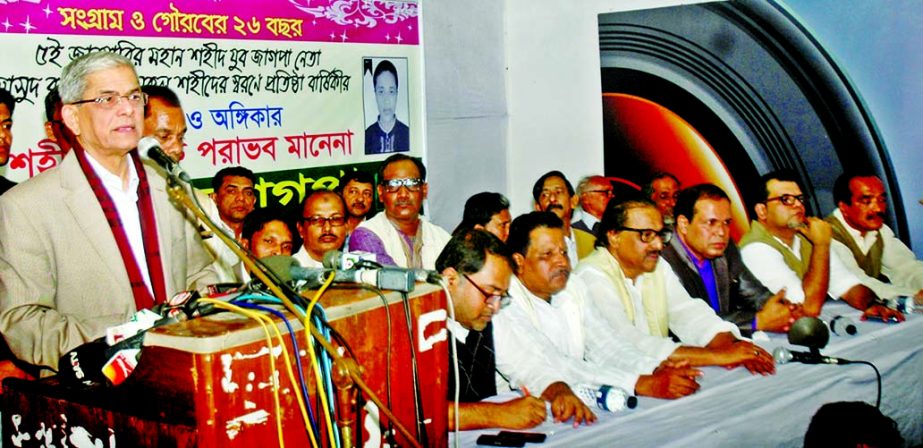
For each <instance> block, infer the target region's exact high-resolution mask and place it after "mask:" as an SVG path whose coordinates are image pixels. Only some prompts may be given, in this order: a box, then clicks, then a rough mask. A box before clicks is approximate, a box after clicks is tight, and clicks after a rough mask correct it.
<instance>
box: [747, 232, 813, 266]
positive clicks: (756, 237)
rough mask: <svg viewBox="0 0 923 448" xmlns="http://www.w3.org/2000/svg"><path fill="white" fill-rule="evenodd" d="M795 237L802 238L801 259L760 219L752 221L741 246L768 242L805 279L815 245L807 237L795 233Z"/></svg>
mask: <svg viewBox="0 0 923 448" xmlns="http://www.w3.org/2000/svg"><path fill="white" fill-rule="evenodd" d="M795 238H798V239H799V240H801V247H800V248H801V250H800V253H801V259H800V260H799V259H798V258H797V257H795V254H793V253H792V251H791V249H789V248H788V247H786V246H785V244H783V243H782V242H780V241H779V240H777V239H775V237H773V236H772V234H771V233H769V231H768V230H766V227H765V226H763V225H762V224H760V223H759V222H758V221H752V222H750V231H749V232H747V234H746V235H744V236H743V238H741V239H740V247H741V249H743V248H744V247H746V246H747V245H748V244H751V243H764V244H768V245H769V246H770V247H772V248H773V249H775V250H777V251H779V253H780V254H782V259H783V260H785V264H786V265H787V266H788V267H789V268H791V270H793V271H795V274H797V275H798V278H800V279H804V274H805V273H807V272H808V263H809V262H810V261H811V250H812V249H813V247H814V246H812V245H811V242H810V241H808V239H807V238H805V237H804V236H802V235H800V234H798V235H795Z"/></svg>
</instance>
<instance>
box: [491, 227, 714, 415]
mask: <svg viewBox="0 0 923 448" xmlns="http://www.w3.org/2000/svg"><path fill="white" fill-rule="evenodd" d="M507 242H508V245H509V247H510V251H511V252H512V253H513V261H514V264H515V266H514V273H515V277H514V278H513V279H512V281H511V284H510V289H509V294H510V296H511V297H512V299H511V301H510V304H509V306H507V307H506V308H505V309H504V310H503V312H501V313H500V314H497V316H496V318H495V319H494V345H495V349H496V354H497V369H498V371H499V372H500V373H501V374H502V379H504V380H505V381H507V382H509V383H510V384H511V385H513V386H516V387H520V388H523V387H525V388H528V389H529V390H532V391H536V392H538V391H541V392H540V393H541V396H542V398H544V399H545V400H546V401H548V402H550V403H551V413H552V414H553V415H554V418H555V420H556V421H566V420H568V419H570V418H571V417H573V419H574V424H575V425H577V424H579V423H581V422H586V423H590V422H592V421H594V420H595V419H596V416H595V415H594V414H593V412H592V411H590V409H589V408H588V407H586V405H584V403H583V402H582V401H580V400H579V399H578V398H576V396H575V395H574V390H577V389H578V388H584V387H587V386H589V387H590V388H593V389H596V388H599V387H600V386H612V387H616V388H619V389H622V390H623V391H624V392H625V393H627V394H638V395H645V396H652V397H661V398H677V397H681V396H684V395H688V394H691V393H692V392H694V391H695V390H697V389H698V383H697V382H696V381H695V377H696V376H698V375H700V373H701V372H699V371H698V370H696V369H693V368H690V367H688V366H683V365H672V364H671V365H661V361H662V360H659V359H655V358H653V357H650V356H647V355H645V354H644V353H642V352H641V351H640V350H638V348H637V347H635V346H633V345H632V344H630V343H629V342H627V341H624V340H622V339H619V338H617V337H616V336H615V335H614V332H613V331H612V328H611V327H609V326H608V325H607V324H606V323H605V322H604V321H603V320H602V319H601V318H600V317H599V311H598V310H597V309H596V307H595V306H593V305H592V303H591V302H590V297H589V294H590V291H589V289H588V288H587V285H586V284H585V283H584V282H583V280H581V279H580V278H578V277H575V276H572V275H571V268H570V260H569V259H568V257H567V249H566V248H567V246H566V245H565V243H564V222H562V221H561V219H560V218H558V216H557V215H555V214H553V213H550V212H532V213H529V214H525V215H521V216H519V217H517V218H516V219H514V220H513V223H512V225H511V226H510V237H509V240H507Z"/></svg>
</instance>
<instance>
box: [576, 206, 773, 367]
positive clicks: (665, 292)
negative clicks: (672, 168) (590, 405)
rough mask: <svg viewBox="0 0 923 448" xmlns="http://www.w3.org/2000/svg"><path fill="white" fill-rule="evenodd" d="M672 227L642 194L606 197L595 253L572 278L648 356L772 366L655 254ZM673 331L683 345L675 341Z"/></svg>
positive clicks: (615, 328) (699, 363)
mask: <svg viewBox="0 0 923 448" xmlns="http://www.w3.org/2000/svg"><path fill="white" fill-rule="evenodd" d="M671 237H672V232H671V231H670V230H669V229H667V228H665V227H664V225H663V218H662V217H661V216H660V211H659V210H658V209H657V206H656V205H654V203H653V202H651V201H649V200H647V199H643V198H637V199H630V198H628V199H621V200H616V201H612V202H610V203H609V205H608V206H607V207H606V211H605V212H604V213H603V219H602V221H601V222H600V224H599V238H598V239H597V245H598V247H597V248H596V251H594V252H593V253H592V254H590V255H589V256H587V257H586V258H584V259H583V260H581V262H580V265H579V266H578V267H577V276H578V277H580V278H581V279H583V280H584V281H585V282H586V285H587V287H588V289H589V290H590V291H591V293H590V297H591V300H592V301H593V303H594V304H595V306H596V308H597V309H598V310H599V311H600V312H601V313H602V315H603V317H604V318H605V320H606V322H607V323H608V324H609V327H610V328H612V329H613V331H614V332H615V334H616V337H618V338H619V339H621V340H624V341H628V342H630V343H632V344H634V345H635V346H636V347H638V348H640V349H641V351H642V352H644V353H645V354H647V355H648V356H651V357H655V358H657V359H664V358H666V359H668V360H670V361H673V362H682V361H685V362H688V363H689V364H690V365H692V366H708V365H716V366H725V367H729V368H730V367H737V366H744V367H746V368H747V369H748V370H750V372H752V373H759V374H763V375H768V374H771V373H773V372H774V371H775V364H774V362H773V359H772V355H770V354H769V353H767V352H766V351H765V350H763V349H762V348H760V347H758V346H756V345H753V344H752V343H750V342H747V341H744V340H742V339H739V336H740V332H739V331H738V329H737V326H736V325H734V324H732V323H730V322H726V321H724V320H722V319H721V318H719V317H718V316H717V315H716V314H715V311H714V310H712V309H711V308H710V307H709V306H708V305H707V304H706V303H705V302H703V301H702V300H696V299H694V298H692V297H690V296H689V293H687V292H686V289H685V288H683V285H682V284H681V283H680V281H679V279H678V278H677V277H676V274H675V273H674V272H673V270H672V269H671V268H670V265H669V264H668V263H667V262H666V261H664V260H661V258H660V252H661V251H662V250H663V247H664V244H667V243H669V242H670V240H671V239H672V238H671ZM670 333H673V334H675V335H676V336H677V337H678V338H679V340H680V341H681V342H682V345H680V344H678V343H676V342H673V340H672V338H671V337H670Z"/></svg>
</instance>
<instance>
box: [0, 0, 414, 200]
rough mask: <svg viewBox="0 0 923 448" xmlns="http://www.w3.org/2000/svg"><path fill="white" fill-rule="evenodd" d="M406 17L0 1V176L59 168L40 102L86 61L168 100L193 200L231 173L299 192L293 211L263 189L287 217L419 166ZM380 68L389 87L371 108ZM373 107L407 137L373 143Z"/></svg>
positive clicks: (157, 3)
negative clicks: (110, 65)
mask: <svg viewBox="0 0 923 448" xmlns="http://www.w3.org/2000/svg"><path fill="white" fill-rule="evenodd" d="M418 13H419V8H418V5H417V3H416V2H415V1H379V0H267V1H261V2H258V3H254V2H244V1H241V0H216V1H207V2H206V1H201V0H198V1H195V0H173V1H165V0H164V1H161V0H150V1H146V2H123V1H113V0H109V1H79V0H55V1H50V0H48V1H46V0H28V1H14V0H6V1H4V0H0V45H2V48H3V49H4V50H3V55H2V56H0V59H2V60H3V64H0V87H2V88H4V89H7V90H9V91H10V92H11V93H12V94H13V96H14V97H15V98H16V99H17V106H16V110H15V113H14V114H13V121H14V125H13V136H14V138H13V146H12V150H11V155H10V161H9V164H8V166H7V167H6V169H5V170H6V171H5V175H6V177H8V178H10V179H11V180H14V181H23V180H25V179H28V178H30V177H32V176H35V175H38V174H39V173H41V172H42V171H45V170H47V169H49V168H51V167H53V166H55V165H56V164H57V163H58V161H60V159H61V157H62V154H61V151H60V150H59V149H58V148H57V146H56V145H55V144H54V143H53V142H51V141H50V140H46V138H45V134H44V128H43V124H44V122H45V118H44V97H45V95H46V94H47V92H48V91H49V90H50V89H52V88H55V87H56V85H57V82H58V77H59V76H60V73H61V68H62V67H64V66H65V65H66V64H67V63H68V62H69V61H71V60H72V59H74V58H76V57H79V56H80V55H83V54H86V53H88V52H92V51H98V50H108V51H113V52H116V53H118V54H120V55H122V56H125V57H126V58H128V59H129V60H131V61H132V62H133V63H134V65H135V69H136V70H137V73H138V76H139V80H140V82H141V84H142V85H144V84H156V85H163V86H167V87H169V88H171V89H172V90H173V91H174V92H176V93H177V95H178V96H179V97H180V100H181V102H182V106H183V110H184V114H185V117H186V123H187V127H188V132H187V134H186V145H185V158H184V159H183V161H182V163H181V165H182V166H183V168H184V169H185V170H186V171H187V172H188V173H189V174H190V175H191V176H192V177H193V178H195V179H197V181H196V184H197V186H207V185H209V180H210V178H211V177H212V176H213V175H214V174H215V172H217V171H218V170H220V169H221V168H223V167H227V166H234V165H241V166H244V167H247V168H249V169H251V170H253V171H254V172H256V173H257V175H258V177H259V178H261V179H260V182H259V183H261V184H267V183H272V184H275V185H280V183H285V182H292V183H293V184H292V185H294V184H297V185H299V188H298V189H297V191H298V192H299V195H300V196H299V197H298V198H294V197H289V196H286V194H287V193H284V192H283V190H285V189H284V188H283V189H279V188H266V189H264V192H265V194H262V195H261V196H260V202H259V205H263V206H265V205H267V204H270V203H276V202H279V201H280V200H281V199H283V198H285V199H286V200H285V202H287V203H290V202H291V201H293V200H297V201H300V200H301V197H303V194H304V191H305V189H311V188H314V187H315V183H316V182H317V181H318V180H320V179H325V180H324V181H322V182H319V183H317V184H316V187H317V188H321V187H324V188H327V187H331V186H335V185H336V183H337V182H336V179H338V178H339V177H340V176H341V175H342V172H343V171H344V170H349V169H363V170H369V171H374V169H375V167H376V165H375V163H374V162H379V161H381V160H383V159H384V158H386V157H387V156H388V155H390V154H389V152H404V153H407V154H408V155H412V156H417V157H420V156H422V155H423V153H424V140H423V123H424V120H423V94H422V92H423V75H422V48H421V47H420V45H419V44H420V32H419V29H418V25H419V23H420V21H419V14H418ZM383 62H385V63H386V64H388V63H390V65H391V66H392V67H393V71H395V72H396V74H397V76H396V78H397V79H394V80H393V83H391V82H390V81H391V80H390V78H389V79H388V81H389V84H388V85H387V86H382V85H380V86H379V88H380V90H382V89H384V88H390V89H391V90H390V91H389V94H390V96H388V95H384V96H381V95H380V96H381V98H376V94H375V87H374V85H373V79H372V76H373V73H375V69H376V68H378V67H379V65H380V64H382V63H383ZM379 79H380V80H383V79H384V77H382V78H379ZM381 84H385V83H384V82H382V83H381ZM391 84H394V85H391ZM395 90H396V92H395ZM382 107H384V108H389V109H388V110H389V111H390V110H393V113H394V114H395V116H396V118H397V121H398V122H399V123H398V124H401V123H402V124H403V125H405V126H406V130H405V132H404V135H405V136H404V137H403V138H394V139H386V138H385V139H382V138H380V135H379V134H380V133H376V131H377V130H378V129H379V128H378V125H377V120H378V116H379V110H380V108H382ZM367 136H368V137H367ZM276 192H278V194H277V193H276Z"/></svg>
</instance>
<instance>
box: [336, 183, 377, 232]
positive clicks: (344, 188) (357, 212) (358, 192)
mask: <svg viewBox="0 0 923 448" xmlns="http://www.w3.org/2000/svg"><path fill="white" fill-rule="evenodd" d="M374 188H375V180H374V179H372V175H371V174H369V173H366V172H365V171H350V172H348V173H346V174H344V175H343V177H341V178H340V184H339V185H338V186H337V193H339V195H340V196H341V197H342V198H343V202H344V203H345V204H346V212H347V216H346V233H347V234H348V233H350V232H352V231H353V230H354V229H355V228H356V226H358V225H359V223H361V222H362V221H365V218H366V217H367V216H368V214H369V213H370V212H371V211H372V200H374V199H375V191H374V190H373V189H374Z"/></svg>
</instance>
